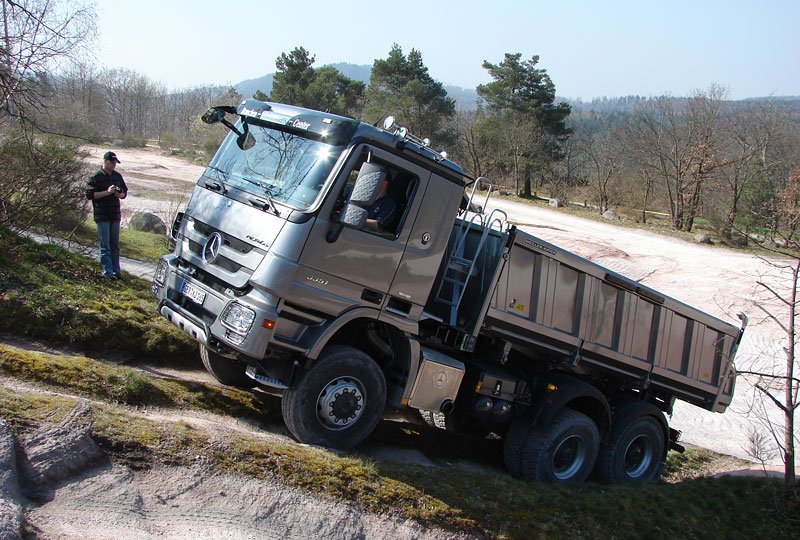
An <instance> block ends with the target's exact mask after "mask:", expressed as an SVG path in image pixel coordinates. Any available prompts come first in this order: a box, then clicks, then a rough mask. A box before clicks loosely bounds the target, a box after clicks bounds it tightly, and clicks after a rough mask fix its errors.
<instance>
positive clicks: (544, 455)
mask: <svg viewBox="0 0 800 540" xmlns="http://www.w3.org/2000/svg"><path fill="white" fill-rule="evenodd" d="M599 447H600V433H599V431H598V430H597V426H596V425H595V423H594V422H593V421H592V419H591V418H589V417H588V416H586V415H585V414H583V413H580V412H578V411H574V410H572V409H564V410H563V411H561V412H560V413H559V414H558V415H557V416H556V417H555V418H554V419H553V421H552V422H551V423H550V425H548V426H544V427H542V428H534V429H533V430H532V431H531V432H530V434H529V435H528V438H527V441H526V442H525V446H524V448H523V450H522V460H521V469H522V478H523V479H525V480H527V481H528V482H547V483H554V484H581V483H583V482H585V481H586V479H587V478H588V477H589V474H590V473H591V472H592V468H593V467H594V462H595V460H596V459H597V452H598V450H599Z"/></svg>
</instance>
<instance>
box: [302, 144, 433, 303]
mask: <svg viewBox="0 0 800 540" xmlns="http://www.w3.org/2000/svg"><path fill="white" fill-rule="evenodd" d="M367 159H369V161H370V162H371V163H377V164H379V165H380V166H382V167H384V168H385V169H386V171H387V176H388V178H389V184H390V185H389V191H388V195H389V196H391V197H392V198H393V199H394V200H395V203H396V217H395V219H394V221H393V223H391V225H390V226H387V227H386V228H385V229H383V230H374V229H372V228H370V227H367V226H365V227H363V228H362V229H359V230H356V229H351V228H347V227H345V228H343V229H342V231H341V233H340V234H339V235H338V237H337V238H336V239H335V241H333V242H329V241H328V239H329V233H330V231H331V229H332V227H334V228H335V227H336V225H337V213H338V212H339V211H341V209H342V203H343V201H344V199H345V198H346V196H347V194H348V191H347V190H348V189H349V188H350V187H352V184H353V183H354V181H355V177H356V176H357V174H358V171H359V169H360V167H361V165H362V164H363V163H364V162H365V161H366V160H367ZM430 174H431V173H430V171H428V170H426V169H424V168H422V167H419V166H417V165H414V164H412V163H408V162H405V161H404V160H401V159H398V158H397V157H396V156H393V155H391V154H389V153H388V152H385V151H383V150H381V149H379V148H374V147H370V146H368V145H362V146H361V147H360V148H358V149H356V151H355V152H353V153H352V154H351V157H350V159H349V160H348V161H347V163H345V165H344V167H343V169H342V170H341V172H340V174H339V175H338V178H337V180H336V183H335V184H334V186H333V189H332V191H331V192H330V193H329V195H328V197H327V200H326V202H325V203H324V204H323V206H322V208H321V209H320V213H319V215H318V217H317V219H316V220H315V223H314V225H313V227H312V231H311V234H310V235H309V238H308V241H307V243H306V245H305V247H304V248H303V253H302V255H301V257H300V264H301V267H302V271H304V272H305V273H306V274H307V275H306V276H305V277H302V276H298V278H299V279H301V280H303V279H304V280H305V282H304V283H303V285H304V287H305V288H306V289H308V290H309V293H312V294H309V297H308V298H306V299H304V303H305V304H306V305H309V307H315V308H316V309H320V310H321V311H323V312H326V313H339V312H341V311H343V310H345V309H347V308H351V307H354V306H356V305H368V306H370V305H371V306H374V307H376V308H383V307H385V306H386V304H387V293H388V292H389V290H390V287H391V285H392V282H393V280H394V278H395V275H396V273H397V271H398V268H399V267H400V264H401V261H402V259H403V254H404V252H405V249H406V244H407V242H408V240H409V235H410V233H411V230H412V228H413V225H414V221H415V219H416V215H417V212H418V211H419V205H420V202H419V201H420V199H421V198H422V197H421V195H422V194H424V193H425V190H426V188H427V186H428V180H429V177H430ZM315 304H316V305H315Z"/></svg>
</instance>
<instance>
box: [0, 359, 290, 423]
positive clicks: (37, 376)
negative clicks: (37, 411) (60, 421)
mask: <svg viewBox="0 0 800 540" xmlns="http://www.w3.org/2000/svg"><path fill="white" fill-rule="evenodd" d="M0 372H1V373H3V374H5V375H8V376H11V377H15V378H17V379H21V380H25V381H31V382H37V383H42V384H45V385H48V386H50V387H58V388H59V389H62V390H68V391H71V392H74V393H76V394H79V395H81V396H85V397H89V398H93V399H101V400H104V401H110V402H116V403H123V404H127V405H139V406H147V405H151V406H159V407H172V408H179V409H194V410H199V411H206V412H211V413H216V414H222V415H232V416H236V417H239V418H247V419H250V420H255V421H258V422H260V423H280V422H281V414H280V403H279V402H278V400H277V399H275V398H274V397H272V396H269V395H267V394H263V393H261V392H246V391H243V390H237V389H234V388H224V387H220V386H213V385H207V384H203V383H197V382H192V381H180V380H174V379H164V378H159V377H151V376H148V375H146V374H144V373H142V372H140V371H137V370H135V369H132V368H130V367H124V366H116V365H110V364H108V363H106V362H101V361H99V360H92V359H90V358H84V357H81V356H65V355H54V354H47V353H41V352H35V351H24V350H20V349H17V348H14V347H10V346H8V345H4V344H2V343H0Z"/></svg>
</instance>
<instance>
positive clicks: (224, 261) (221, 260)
mask: <svg viewBox="0 0 800 540" xmlns="http://www.w3.org/2000/svg"><path fill="white" fill-rule="evenodd" d="M225 244H226V245H230V243H229V242H228V239H227V238H225ZM189 251H191V252H192V253H194V254H195V255H197V256H198V257H200V258H203V246H202V245H200V244H198V243H197V242H195V241H194V240H189ZM212 266H219V267H220V268H222V269H224V270H226V271H228V272H231V273H236V272H238V271H239V270H241V269H242V265H241V264H238V263H235V262H234V261H232V260H230V259H228V258H227V257H223V256H221V255H220V256H219V257H217V260H216V261H214V264H213V265H212Z"/></svg>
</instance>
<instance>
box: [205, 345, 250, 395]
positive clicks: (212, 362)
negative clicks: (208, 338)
mask: <svg viewBox="0 0 800 540" xmlns="http://www.w3.org/2000/svg"><path fill="white" fill-rule="evenodd" d="M200 360H202V361H203V366H205V368H206V370H207V371H208V372H209V373H211V375H213V376H214V378H215V379H217V380H218V381H219V382H221V383H222V384H224V385H226V386H235V387H236V388H253V387H254V386H255V385H256V381H254V380H253V379H251V378H250V377H248V376H247V373H245V370H246V369H247V366H245V365H244V364H243V363H242V362H240V361H239V360H236V359H235V358H226V357H224V356H222V355H220V354H217V353H215V352H214V351H210V350H208V349H207V348H206V347H205V346H204V345H200Z"/></svg>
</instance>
